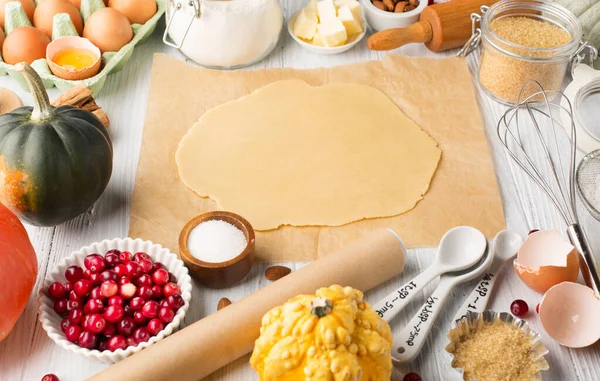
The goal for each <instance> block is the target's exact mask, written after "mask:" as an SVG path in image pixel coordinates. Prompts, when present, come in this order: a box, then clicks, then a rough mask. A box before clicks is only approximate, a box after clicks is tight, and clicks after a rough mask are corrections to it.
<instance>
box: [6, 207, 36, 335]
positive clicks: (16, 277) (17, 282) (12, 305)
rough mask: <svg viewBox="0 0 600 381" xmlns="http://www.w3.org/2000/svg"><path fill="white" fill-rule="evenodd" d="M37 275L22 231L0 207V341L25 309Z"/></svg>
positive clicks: (33, 260)
mask: <svg viewBox="0 0 600 381" xmlns="http://www.w3.org/2000/svg"><path fill="white" fill-rule="evenodd" d="M37 271H38V266H37V257H36V255H35V250H34V249H33V246H32V245H31V241H29V236H28V235H27V231H26V230H25V227H24V226H23V224H22V223H21V221H19V219H18V218H17V217H16V216H15V215H14V214H13V213H12V212H11V211H10V210H8V209H7V208H6V207H5V206H4V205H2V204H0V290H2V291H0V311H1V313H0V341H2V340H4V338H5V337H6V336H8V334H9V333H10V331H11V329H12V328H13V326H14V325H15V323H16V322H17V319H18V318H19V316H21V313H22V312H23V310H24V309H25V306H26V305H27V301H28V300H29V295H30V294H31V290H33V286H34V285H35V280H36V277H37Z"/></svg>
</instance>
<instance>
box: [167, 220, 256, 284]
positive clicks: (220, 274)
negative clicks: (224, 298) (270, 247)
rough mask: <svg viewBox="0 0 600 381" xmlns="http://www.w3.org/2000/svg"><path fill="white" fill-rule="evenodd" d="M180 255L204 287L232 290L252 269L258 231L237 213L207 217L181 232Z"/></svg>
mask: <svg viewBox="0 0 600 381" xmlns="http://www.w3.org/2000/svg"><path fill="white" fill-rule="evenodd" d="M179 252H180V254H181V259H182V260H183V262H184V263H185V264H186V266H187V267H188V269H189V270H190V273H191V274H192V276H193V277H194V278H195V279H196V280H197V281H198V282H200V283H201V284H202V285H204V286H206V287H210V288H227V287H231V286H233V285H235V284H236V283H238V282H240V281H241V280H242V279H243V278H244V277H245V276H246V275H247V274H248V273H249V272H250V270H251V269H252V264H253V263H254V229H253V228H252V225H250V223H249V222H248V221H246V219H244V218H243V217H241V216H238V215H237V214H235V213H230V212H222V211H217V212H209V213H204V214H201V215H199V216H198V217H195V218H193V219H192V220H190V221H189V222H188V223H187V224H186V225H185V226H184V227H183V229H182V230H181V233H180V234H179Z"/></svg>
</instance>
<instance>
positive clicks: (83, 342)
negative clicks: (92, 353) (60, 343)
mask: <svg viewBox="0 0 600 381" xmlns="http://www.w3.org/2000/svg"><path fill="white" fill-rule="evenodd" d="M77 342H78V343H79V346H80V347H82V348H86V349H94V348H96V346H97V345H98V336H96V335H94V334H93V333H92V332H88V331H84V332H83V333H82V334H81V336H79V340H78V341H77Z"/></svg>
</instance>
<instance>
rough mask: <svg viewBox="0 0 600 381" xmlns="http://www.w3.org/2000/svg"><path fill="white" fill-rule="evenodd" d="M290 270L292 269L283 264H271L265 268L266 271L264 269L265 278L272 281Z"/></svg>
mask: <svg viewBox="0 0 600 381" xmlns="http://www.w3.org/2000/svg"><path fill="white" fill-rule="evenodd" d="M291 272H292V269H290V268H288V267H285V266H271V267H269V268H268V269H267V271H265V278H267V280H270V281H271V282H274V281H276V280H279V279H281V278H283V277H284V276H286V275H288V274H289V273H291Z"/></svg>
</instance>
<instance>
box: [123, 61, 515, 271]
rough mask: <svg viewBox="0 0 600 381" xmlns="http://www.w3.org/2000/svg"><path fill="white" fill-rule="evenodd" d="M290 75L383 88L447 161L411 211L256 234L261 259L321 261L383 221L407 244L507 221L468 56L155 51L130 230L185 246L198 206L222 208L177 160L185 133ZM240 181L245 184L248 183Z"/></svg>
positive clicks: (492, 228) (489, 232)
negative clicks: (233, 58) (249, 66)
mask: <svg viewBox="0 0 600 381" xmlns="http://www.w3.org/2000/svg"><path fill="white" fill-rule="evenodd" d="M283 79H301V80H304V81H306V82H307V83H309V84H311V85H313V86H320V85H324V84H328V83H358V84H363V85H368V86H373V87H375V88H377V89H379V90H381V91H382V92H384V93H385V94H386V95H387V96H389V97H390V98H391V99H392V100H393V101H394V102H395V103H396V104H397V105H398V107H400V109H401V110H402V111H403V112H404V113H406V115H408V117H410V118H411V119H413V120H414V121H415V122H416V123H417V124H418V125H419V126H420V127H421V128H423V129H424V130H425V131H426V132H427V133H429V134H430V135H431V136H432V137H433V138H434V139H435V140H437V141H438V142H439V144H440V148H441V149H442V160H441V163H440V167H439V169H438V171H437V173H436V175H435V176H434V178H433V182H432V184H431V188H430V190H429V192H428V193H427V194H426V195H425V198H424V199H423V200H422V201H421V202H419V203H418V204H417V206H416V208H415V209H413V210H412V211H410V212H408V213H405V214H403V215H400V216H395V217H390V218H381V219H371V220H363V221H358V222H354V223H351V224H348V225H344V226H340V227H302V228H298V227H290V226H285V227H282V228H279V229H277V230H274V231H268V232H257V236H256V255H257V259H258V260H259V261H270V262H275V261H285V260H290V261H302V260H314V259H316V258H318V257H320V256H321V255H323V254H324V253H331V252H334V251H336V250H337V249H339V248H341V247H343V246H345V245H346V244H348V243H349V242H351V241H353V240H355V239H356V238H358V237H360V236H362V235H364V234H365V233H367V232H369V231H372V230H375V229H378V228H391V229H394V230H395V231H396V232H398V234H399V235H400V236H401V237H402V239H403V240H404V242H405V244H406V245H407V246H409V247H416V246H436V245H437V244H438V243H439V240H440V239H441V237H442V235H443V234H444V233H445V232H446V231H448V230H449V229H451V228H453V227H455V226H458V225H470V226H474V227H476V228H478V229H480V230H481V231H483V232H484V233H485V234H486V236H488V237H492V236H493V235H494V234H496V233H497V232H498V231H500V230H502V229H504V226H505V222H504V215H503V210H502V203H501V199H500V194H499V191H498V186H497V184H496V177H495V174H494V169H493V165H492V160H491V157H490V154H489V150H488V145H487V141H486V139H485V136H484V132H483V127H482V121H481V117H480V115H479V110H478V108H477V103H476V100H475V94H474V91H473V87H472V83H471V78H470V74H469V71H468V68H467V65H466V62H465V61H464V59H462V58H447V59H431V58H409V57H403V56H394V55H390V56H387V57H386V58H384V59H383V60H381V61H370V62H363V63H355V64H349V65H343V66H338V67H333V68H319V69H310V70H295V69H264V70H257V71H240V70H238V71H231V72H229V71H217V70H209V69H202V68H198V67H193V66H191V65H188V64H186V63H184V62H182V61H179V60H176V59H174V58H171V57H169V56H167V55H164V54H156V55H155V56H154V63H153V67H152V82H151V86H150V95H149V100H148V109H147V114H146V121H145V127H144V136H143V140H142V149H141V153H140V159H139V165H138V171H137V177H136V182H135V190H134V194H133V202H132V207H131V221H130V228H129V235H130V236H131V237H136V238H137V237H139V238H142V239H149V240H152V241H154V242H157V243H160V244H162V245H163V246H165V247H169V248H170V249H171V250H173V251H175V252H178V244H177V240H178V236H179V232H180V230H181V228H183V226H184V225H185V224H186V223H187V222H188V221H189V220H190V219H191V218H193V217H195V216H197V215H198V214H201V213H204V212H207V211H212V210H215V209H217V206H216V204H215V202H214V201H212V200H210V199H208V198H200V197H198V196H197V195H196V194H195V193H193V192H192V191H191V190H189V189H188V188H187V187H186V186H185V185H184V184H183V183H182V182H181V181H180V179H179V176H178V172H177V165H176V163H175V158H174V157H175V151H176V149H177V145H178V144H179V141H180V140H181V138H182V137H183V135H184V134H185V133H186V132H187V130H188V129H189V128H190V127H191V126H192V124H194V122H196V121H197V120H198V118H200V116H201V115H202V114H203V113H204V112H206V111H207V110H209V109H211V108H213V107H215V106H217V105H220V104H222V103H225V102H228V101H231V100H234V99H237V98H240V97H242V96H244V95H247V94H249V93H251V92H252V91H254V90H256V89H258V88H260V87H262V86H264V85H266V84H268V83H271V82H274V81H278V80H283ZM307 112H310V110H307ZM290 144H293V142H290ZM223 154H224V155H226V154H227V153H226V152H224V153H223ZM248 160H252V158H251V157H249V158H248ZM238 186H239V191H240V192H243V191H244V184H243V183H240V184H238ZM290 202H293V200H290ZM264 207H265V208H268V207H269V205H265V206H264ZM231 212H234V213H235V210H231Z"/></svg>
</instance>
